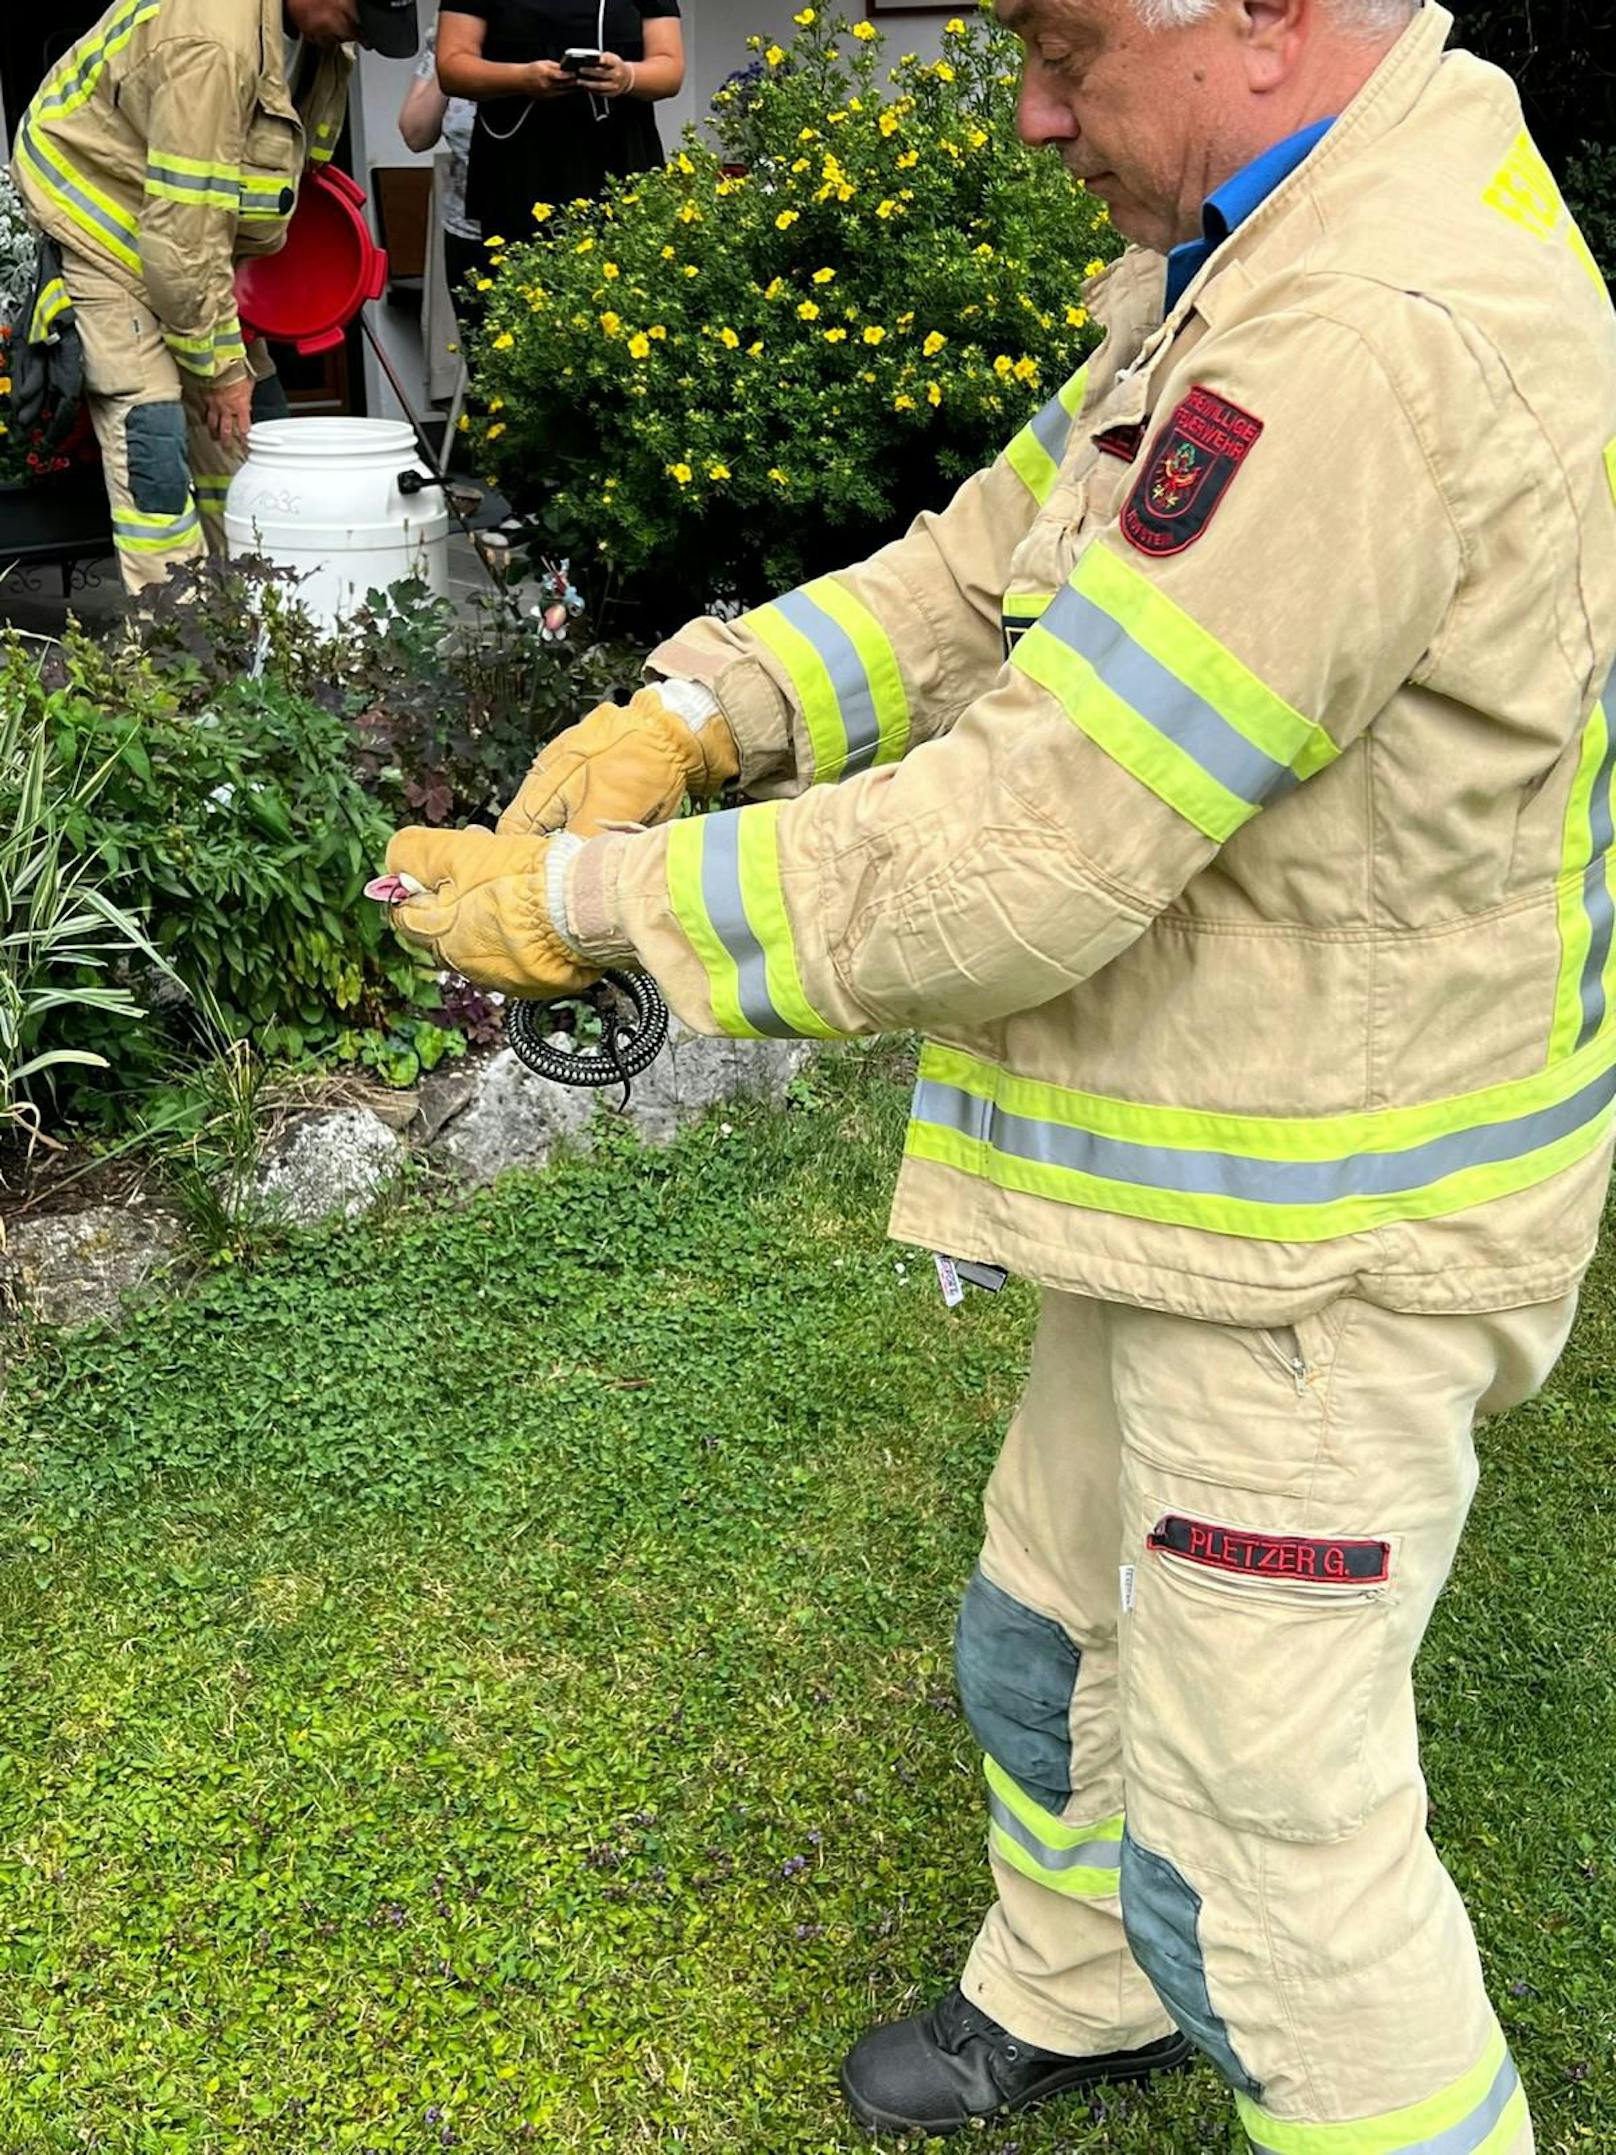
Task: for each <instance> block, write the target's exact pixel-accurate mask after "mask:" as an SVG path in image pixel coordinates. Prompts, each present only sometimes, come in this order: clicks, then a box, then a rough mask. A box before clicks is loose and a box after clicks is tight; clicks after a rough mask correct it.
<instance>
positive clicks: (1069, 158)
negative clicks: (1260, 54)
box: [997, 0, 1253, 252]
mask: <svg viewBox="0 0 1616 2155" xmlns="http://www.w3.org/2000/svg"><path fill="white" fill-rule="evenodd" d="M997 13H998V15H999V19H1000V20H1001V21H1002V22H1004V23H1006V24H1008V25H1009V27H1010V28H1011V29H1013V30H1014V31H1015V32H1016V33H1017V35H1018V36H1019V37H1020V38H1021V41H1022V44H1023V45H1024V47H1025V49H1026V72H1025V75H1024V77H1023V81H1022V87H1021V108H1020V116H1019V117H1020V127H1021V133H1022V136H1023V138H1024V139H1025V140H1026V141H1028V142H1030V143H1032V144H1034V145H1035V146H1043V145H1047V146H1049V147H1052V148H1054V149H1056V150H1057V151H1058V152H1059V154H1060V156H1061V158H1062V159H1063V160H1064V162H1065V164H1066V167H1067V170H1068V171H1069V172H1070V173H1071V174H1072V176H1073V177H1074V178H1075V179H1079V180H1082V181H1083V183H1084V184H1085V186H1087V187H1088V189H1089V190H1090V192H1091V193H1093V194H1095V195H1098V196H1099V198H1100V200H1101V201H1102V202H1104V203H1105V205H1106V207H1107V208H1108V209H1109V210H1110V212H1111V217H1112V221H1113V223H1114V224H1115V225H1116V227H1117V229H1118V231H1119V232H1121V233H1122V235H1123V236H1124V238H1126V239H1131V240H1137V241H1139V242H1140V243H1141V244H1142V245H1144V246H1147V247H1155V248H1159V249H1161V250H1162V251H1164V252H1165V251H1166V249H1168V248H1169V247H1174V246H1177V245H1178V243H1179V242H1180V241H1182V240H1186V239H1192V238H1194V237H1195V235H1196V234H1197V233H1198V232H1199V230H1200V225H1201V204H1202V203H1203V202H1204V201H1205V199H1206V197H1207V195H1208V194H1209V193H1210V192H1211V191H1212V189H1213V188H1215V187H1217V186H1219V185H1220V184H1221V183H1222V182H1223V181H1224V180H1225V179H1227V178H1228V177H1229V175H1230V174H1231V173H1232V172H1235V171H1238V170H1239V168H1240V166H1241V165H1242V164H1243V163H1245V162H1246V159H1247V157H1248V156H1249V155H1251V154H1253V152H1252V151H1251V150H1250V149H1249V148H1247V147H1245V146H1244V144H1243V138H1242V133H1241V130H1242V128H1243V127H1247V128H1249V125H1250V116H1249V113H1248V110H1247V104H1248V100H1249V94H1250V89H1251V81H1250V73H1249V65H1248V61H1249V48H1248V45H1247V43H1246V40H1245V38H1244V37H1243V36H1242V29H1243V24H1244V21H1245V19H1246V10H1245V9H1244V8H1242V7H1240V6H1238V5H1230V6H1226V7H1222V8H1219V9H1218V10H1217V12H1216V13H1214V14H1212V15H1210V16H1209V17H1208V18H1207V19H1206V21H1204V22H1200V23H1196V24H1193V25H1192V26H1191V27H1190V28H1188V29H1184V30H1148V29H1146V27H1145V26H1144V24H1143V23H1142V22H1141V21H1140V19H1139V12H1138V9H1137V7H1136V6H1135V4H1134V0H998V7H997Z"/></svg>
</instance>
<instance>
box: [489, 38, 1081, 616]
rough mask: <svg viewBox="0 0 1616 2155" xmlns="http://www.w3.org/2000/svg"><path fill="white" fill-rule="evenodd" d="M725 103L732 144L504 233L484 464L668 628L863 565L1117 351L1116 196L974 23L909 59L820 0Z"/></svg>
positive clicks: (1008, 47) (1007, 56)
mask: <svg viewBox="0 0 1616 2155" xmlns="http://www.w3.org/2000/svg"><path fill="white" fill-rule="evenodd" d="M795 22H796V34H795V36H794V38H793V40H792V43H791V44H790V46H789V47H783V46H780V45H768V46H764V44H763V42H762V40H761V39H756V38H754V39H752V40H751V41H750V43H751V45H752V47H753V51H754V55H755V57H754V59H753V61H752V63H751V65H750V67H749V68H748V69H746V70H745V71H744V73H743V74H741V75H740V76H737V77H735V78H732V80H731V82H730V83H729V84H728V85H726V87H725V88H724V89H723V90H721V91H720V92H719V94H718V98H717V100H716V103H715V108H714V114H713V133H714V135H715V137H716V141H715V142H714V143H711V144H709V143H706V142H703V141H702V140H701V139H699V138H698V137H697V136H696V135H695V134H694V133H693V132H692V133H688V134H687V135H686V138H685V141H684V144H683V146H682V147H681V148H680V149H679V150H678V151H677V152H676V153H675V154H674V156H673V157H672V159H671V160H670V162H669V163H668V164H667V165H666V167H664V168H662V169H660V170H657V171H655V172H650V173H642V174H637V175H634V176H633V177H631V178H628V179H624V180H620V181H617V182H615V183H613V185H612V186H611V188H610V190H609V192H608V193H607V194H606V195H605V196H604V197H603V199H602V200H600V201H599V202H574V203H571V204H567V205H555V204H549V203H537V204H535V205H534V217H535V220H536V229H535V231H534V233H533V234H532V235H531V236H529V237H528V238H526V239H524V240H521V241H520V242H516V241H513V239H512V237H511V235H508V234H507V235H502V236H496V237H494V238H492V239H491V240H490V242H489V268H488V278H487V285H488V289H487V291H486V294H485V297H486V300H487V316H486V321H485V325H484V328H483V330H482V332H481V335H480V337H479V340H478V344H477V346H476V348H475V351H474V354H473V366H474V381H475V386H476V391H477V409H476V413H475V415H474V416H473V417H471V419H470V420H469V428H470V432H471V435H472V438H473V440H474V441H475V442H477V443H478V444H479V445H480V449H481V456H482V460H483V462H484V464H485V466H486V468H487V470H488V471H489V473H490V475H491V476H493V477H495V478H496V479H497V480H498V481H499V483H500V484H501V485H502V486H503V487H504V489H505V490H506V492H507V493H508V494H510V496H511V497H512V498H513V500H514V501H515V502H516V503H517V504H518V505H519V506H520V507H522V508H524V509H526V510H529V511H531V512H534V513H535V514H536V515H537V516H538V517H539V520H540V522H541V524H542V527H543V529H544V530H545V532H546V534H547V537H548V539H549V540H550V541H551V542H553V544H554V545H555V546H557V547H560V548H563V549H565V550H569V551H570V552H571V553H572V555H573V558H574V560H575V561H577V560H579V559H580V558H583V557H587V556H592V557H593V558H595V559H596V560H597V561H599V562H600V563H601V565H602V567H603V568H604V569H606V570H609V571H610V572H611V573H612V574H613V575H614V576H615V577H616V578H618V579H621V580H622V583H623V584H624V585H626V586H627V588H628V589H630V590H631V591H632V592H633V593H634V595H635V597H636V598H637V599H638V600H639V601H640V602H641V604H642V606H643V607H644V608H645V609H647V611H648V613H649V614H650V615H651V616H652V617H655V616H656V615H658V614H661V615H666V616H671V615H672V614H674V613H678V612H681V611H685V612H688V611H690V610H692V609H694V608H699V607H701V606H703V605H706V604H708V603H709V602H711V601H714V600H723V599H733V600H739V601H743V602H747V603H750V602H753V601H755V600H757V599H759V598H761V597H763V596H765V595H767V594H768V593H769V592H771V591H774V590H778V589H781V588H783V587H785V586H787V585H790V584H793V583H796V582H798V581H801V580H802V579H803V578H804V577H807V576H811V575H815V574H818V573H821V572H822V571H824V570H825V569H828V568H834V567H836V566H838V565H840V564H842V563H844V562H846V561H848V560H852V559H856V558H858V557H859V556H860V555H862V554H864V553H867V552H868V551H869V550H870V549H871V548H872V547H873V546H875V545H878V544H880V543H882V542H883V541H884V540H886V539H887V538H890V537H892V536H894V535H896V534H897V533H898V532H899V531H901V530H902V529H903V528H904V527H905V525H906V524H907V523H908V521H909V520H910V519H911V518H912V517H913V516H914V515H915V514H916V513H917V512H918V511H919V510H921V509H923V508H927V507H939V506H941V504H942V503H943V501H945V500H946V498H947V496H948V494H949V492H950V491H951V489H952V486H953V484H954V483H955V482H957V481H958V480H960V479H962V478H964V477H965V476H967V475H968V474H969V473H970V472H972V471H975V470H977V469H979V468H980V467H981V466H982V465H984V464H986V463H988V462H990V461H991V460H992V458H993V457H994V456H995V455H996V454H997V453H998V451H999V450H1000V449H1002V448H1003V447H1004V445H1005V444H1006V443H1007V442H1008V441H1009V440H1010V438H1011V437H1012V436H1013V435H1014V434H1015V433H1016V431H1017V430H1018V429H1019V428H1020V427H1021V426H1022V425H1024V424H1025V422H1026V420H1027V419H1028V417H1029V416H1030V415H1031V414H1032V413H1033V412H1034V411H1036V410H1037V409H1038V407H1039V406H1040V405H1042V404H1043V403H1045V402H1046V401H1047V400H1048V399H1049V398H1050V397H1051V396H1053V395H1054V394H1055V392H1056V391H1057V390H1058V389H1059V388H1060V387H1061V385H1062V384H1063V383H1064V382H1065V381H1066V380H1067V378H1068V377H1069V376H1070V375H1071V374H1072V373H1074V372H1075V371H1076V370H1077V368H1078V367H1079V366H1081V365H1082V363H1083V359H1084V356H1085V354H1086V353H1087V351H1088V350H1089V349H1090V347H1091V346H1092V344H1093V342H1094V341H1095V334H1096V333H1095V331H1094V329H1093V328H1092V326H1091V325H1090V322H1089V317H1088V312H1087V309H1086V307H1085V306H1084V303H1083V289H1084V285H1085V282H1086V280H1087V279H1088V278H1089V277H1090V276H1091V275H1093V274H1094V273H1095V272H1096V271H1097V270H1098V269H1100V268H1101V267H1103V265H1104V263H1105V262H1106V261H1107V260H1108V259H1109V258H1110V257H1111V256H1112V255H1114V254H1115V253H1116V251H1117V247H1118V242H1117V240H1116V237H1115V235H1114V233H1113V232H1112V230H1111V227H1110V225H1109V224H1108V222H1107V220H1106V214H1105V210H1104V207H1103V205H1102V204H1100V203H1099V202H1097V201H1096V200H1095V199H1094V198H1093V197H1091V196H1089V195H1087V194H1085V193H1084V191H1083V190H1082V188H1081V187H1079V186H1077V185H1075V184H1074V183H1073V181H1072V180H1071V178H1070V177H1069V176H1068V174H1067V173H1066V171H1065V169H1064V168H1063V167H1062V165H1061V164H1060V162H1059V160H1058V159H1057V158H1056V157H1054V156H1052V155H1050V154H1048V153H1032V152H1029V151H1027V150H1026V149H1025V148H1023V147H1022V145H1021V144H1020V142H1019V141H1018V139H1017V136H1016V130H1015V103H1016V84H1017V80H1018V59H1019V48H1018V46H1017V44H1016V42H1015V40H1014V39H1013V38H1011V37H1010V36H1009V35H1008V33H1006V32H1004V31H1002V30H999V29H998V28H997V27H996V26H994V25H993V24H992V23H991V21H989V20H988V19H986V18H984V17H981V16H978V17H975V18H973V19H972V20H970V21H969V22H967V21H965V20H963V19H960V20H955V21H951V22H950V23H949V24H948V25H947V27H946V29H945V31H944V33H943V41H942V43H943V50H942V57H941V58H940V59H938V60H935V61H923V60H921V59H919V58H917V57H916V56H914V55H906V56H904V57H901V58H899V59H898V60H897V62H896V64H895V65H892V66H890V67H889V65H888V62H887V58H886V55H885V52H884V49H883V44H884V41H883V39H882V36H881V34H880V32H879V31H878V30H877V29H876V28H875V26H874V25H873V24H871V23H868V22H860V23H856V24H849V23H847V22H846V21H845V20H843V19H842V18H840V17H838V16H826V15H823V14H821V13H820V12H819V11H818V10H816V9H815V8H812V7H806V8H804V9H803V10H802V12H801V13H800V14H799V15H797V16H796V17H795Z"/></svg>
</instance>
